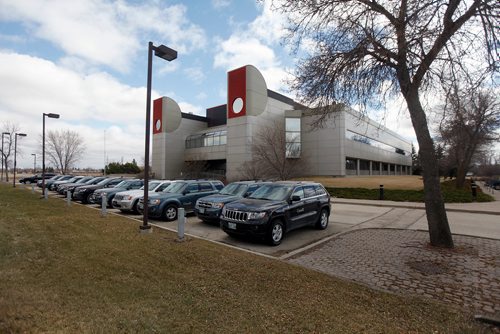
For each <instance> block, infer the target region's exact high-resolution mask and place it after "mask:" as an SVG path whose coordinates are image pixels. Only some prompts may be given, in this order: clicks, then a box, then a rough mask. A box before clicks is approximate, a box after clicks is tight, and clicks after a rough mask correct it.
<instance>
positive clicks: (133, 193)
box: [112, 180, 173, 213]
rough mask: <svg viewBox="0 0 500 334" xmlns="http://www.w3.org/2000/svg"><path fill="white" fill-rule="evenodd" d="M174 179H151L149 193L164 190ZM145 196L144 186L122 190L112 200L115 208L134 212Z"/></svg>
mask: <svg viewBox="0 0 500 334" xmlns="http://www.w3.org/2000/svg"><path fill="white" fill-rule="evenodd" d="M172 182H173V181H169V180H151V181H149V194H154V193H155V192H160V191H163V190H164V189H165V188H167V187H168V186H169V185H170V184H171V183H172ZM142 196H144V186H143V187H142V188H141V189H139V190H127V191H121V192H119V193H117V194H116V195H115V197H114V198H113V201H112V205H113V208H115V209H119V210H120V211H122V212H134V213H139V212H138V211H137V203H138V202H139V198H142Z"/></svg>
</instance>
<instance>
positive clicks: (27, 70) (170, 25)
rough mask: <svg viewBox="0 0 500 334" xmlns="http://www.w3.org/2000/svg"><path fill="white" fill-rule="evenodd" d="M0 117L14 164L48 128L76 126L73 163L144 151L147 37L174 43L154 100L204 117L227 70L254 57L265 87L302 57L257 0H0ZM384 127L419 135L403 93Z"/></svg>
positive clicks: (217, 101) (23, 163) (223, 86)
mask: <svg viewBox="0 0 500 334" xmlns="http://www.w3.org/2000/svg"><path fill="white" fill-rule="evenodd" d="M0 8H2V9H1V11H0V125H1V124H3V123H4V122H11V123H15V124H17V125H18V126H19V128H20V132H23V133H26V134H27V137H24V138H20V139H19V140H18V149H19V152H20V153H19V154H18V158H17V166H18V167H19V168H31V167H33V156H32V153H35V154H37V167H38V168H40V166H41V158H40V157H41V144H40V143H41V139H40V138H41V134H42V114H43V113H57V114H60V118H59V119H49V118H46V132H48V131H50V130H73V131H77V132H78V133H80V134H81V135H82V137H83V138H84V142H85V146H86V151H85V155H84V157H83V159H81V160H80V161H79V162H78V163H77V164H76V167H79V168H87V167H90V168H99V169H100V168H103V166H104V164H105V162H121V161H123V162H129V161H132V159H135V160H136V161H137V162H138V163H139V164H142V162H143V159H144V138H145V135H144V132H145V115H146V76H147V48H148V42H149V41H152V42H153V43H154V45H160V44H164V45H167V46H168V47H170V48H173V49H175V50H177V52H178V58H177V59H175V60H173V61H172V62H167V61H165V60H163V59H160V58H157V57H153V74H152V77H153V79H152V80H153V82H152V87H153V90H152V98H153V99H156V98H158V97H160V96H168V97H171V98H173V99H174V100H176V101H177V103H178V104H179V106H180V108H181V110H182V111H183V112H186V113H193V114H197V115H202V116H205V110H206V109H207V108H210V107H214V106H218V105H221V104H225V103H226V91H227V83H226V78H227V72H228V71H229V70H232V69H235V68H238V67H241V66H244V65H249V64H250V65H254V66H256V67H257V68H258V69H259V70H260V71H261V72H262V74H263V76H264V78H265V80H266V83H267V86H268V88H269V89H272V90H274V91H277V92H280V93H282V94H285V95H287V96H289V97H291V98H297V96H296V95H295V93H294V92H291V91H290V90H289V88H288V86H287V84H286V80H287V79H291V78H292V76H291V73H293V70H294V66H295V64H296V63H297V62H298V61H299V59H298V58H297V57H296V56H293V53H292V50H291V49H290V47H289V46H288V45H286V43H283V39H282V38H283V36H284V34H285V22H286V21H285V19H284V18H283V17H282V16H281V15H280V14H279V13H277V12H275V11H272V10H271V8H270V4H269V3H268V2H264V3H262V2H256V1H255V0H192V1H173V0H144V1H131V0H129V1H126V0H116V1H105V0H71V1H67V0H0ZM381 114H382V113H378V114H377V115H373V117H372V118H374V119H375V120H376V121H380V122H382V123H383V124H384V125H385V126H386V127H388V128H389V129H391V130H393V131H396V132H397V133H399V134H400V135H402V136H403V137H404V138H405V139H407V140H409V141H412V142H414V143H416V139H415V134H414V131H413V128H412V125H411V122H410V119H409V116H408V113H407V112H406V110H405V108H404V107H403V106H402V104H401V101H397V100H396V101H392V102H391V103H388V105H387V112H386V113H385V115H386V117H385V118H384V119H382V118H381V116H380V115H381ZM46 164H47V165H48V163H47V162H46Z"/></svg>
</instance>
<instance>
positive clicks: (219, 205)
mask: <svg viewBox="0 0 500 334" xmlns="http://www.w3.org/2000/svg"><path fill="white" fill-rule="evenodd" d="M223 207H224V203H212V208H214V209H222V208H223Z"/></svg>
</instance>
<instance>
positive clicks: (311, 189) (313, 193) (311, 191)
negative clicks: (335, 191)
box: [304, 186, 316, 198]
mask: <svg viewBox="0 0 500 334" xmlns="http://www.w3.org/2000/svg"><path fill="white" fill-rule="evenodd" d="M304 195H305V197H306V198H309V197H313V196H316V190H314V187H313V186H305V187H304Z"/></svg>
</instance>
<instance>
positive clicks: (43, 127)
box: [42, 113, 59, 199]
mask: <svg viewBox="0 0 500 334" xmlns="http://www.w3.org/2000/svg"><path fill="white" fill-rule="evenodd" d="M45 116H47V117H48V118H59V114H52V113H49V114H46V113H43V117H42V119H43V122H42V123H43V125H42V194H43V197H44V198H45V199H47V197H45Z"/></svg>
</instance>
